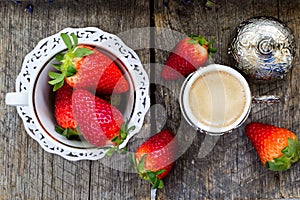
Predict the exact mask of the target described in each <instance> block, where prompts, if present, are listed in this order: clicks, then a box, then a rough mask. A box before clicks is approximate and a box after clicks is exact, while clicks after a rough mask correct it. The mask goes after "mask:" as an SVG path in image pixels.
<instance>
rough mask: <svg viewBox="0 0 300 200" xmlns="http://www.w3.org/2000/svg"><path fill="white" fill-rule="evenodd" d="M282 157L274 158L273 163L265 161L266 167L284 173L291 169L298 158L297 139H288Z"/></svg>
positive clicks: (299, 154) (299, 147) (299, 150)
mask: <svg viewBox="0 0 300 200" xmlns="http://www.w3.org/2000/svg"><path fill="white" fill-rule="evenodd" d="M281 152H282V153H283V155H282V156H280V157H279V158H274V159H273V161H267V162H266V167H267V168H268V169H270V170H272V171H284V170H287V169H289V168H290V167H291V165H292V164H293V163H295V162H297V161H298V160H299V158H300V142H299V140H298V139H296V140H293V139H291V138H288V146H287V147H285V148H284V149H283V150H282V151H281Z"/></svg>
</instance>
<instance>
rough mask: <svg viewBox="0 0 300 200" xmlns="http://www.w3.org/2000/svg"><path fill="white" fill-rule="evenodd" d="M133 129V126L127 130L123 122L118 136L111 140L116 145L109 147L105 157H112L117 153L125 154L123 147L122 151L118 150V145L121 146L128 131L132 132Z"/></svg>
mask: <svg viewBox="0 0 300 200" xmlns="http://www.w3.org/2000/svg"><path fill="white" fill-rule="evenodd" d="M134 129H135V126H131V127H129V128H128V122H124V123H123V124H122V126H121V129H120V133H119V135H117V136H115V137H114V138H113V139H112V140H111V141H112V142H113V143H115V144H116V145H115V146H113V147H110V148H109V149H108V151H107V152H106V154H105V155H106V156H112V155H113V153H114V152H118V153H119V154H122V153H125V152H126V151H127V149H126V147H124V148H123V149H120V144H122V143H123V142H124V140H125V139H126V138H127V135H128V133H129V132H130V131H133V130H134Z"/></svg>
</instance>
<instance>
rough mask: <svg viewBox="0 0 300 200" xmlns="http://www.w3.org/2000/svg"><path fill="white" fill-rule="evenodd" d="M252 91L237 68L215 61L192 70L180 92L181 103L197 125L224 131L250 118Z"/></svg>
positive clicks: (214, 131)
mask: <svg viewBox="0 0 300 200" xmlns="http://www.w3.org/2000/svg"><path fill="white" fill-rule="evenodd" d="M251 99H252V98H251V92H250V88H249V86H248V84H247V81H246V80H245V79H244V77H243V76H242V75H241V74H240V73H238V72H237V71H236V70H234V69H232V68H230V67H227V66H224V65H218V64H211V65H208V66H206V67H205V68H201V69H199V70H197V71H196V72H194V73H193V74H191V75H190V76H189V77H188V78H187V79H186V81H185V82H184V84H183V86H182V89H181V92H180V104H181V105H180V106H181V110H182V111H183V115H184V116H185V118H186V119H187V121H188V122H189V123H190V124H191V125H192V126H194V127H195V128H196V129H199V130H202V131H205V132H208V133H213V134H221V133H224V132H228V131H231V130H232V129H234V128H237V127H238V126H239V125H241V123H242V122H243V121H244V120H245V119H246V118H247V116H248V114H249V111H250V107H251Z"/></svg>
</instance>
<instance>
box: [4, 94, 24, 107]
mask: <svg viewBox="0 0 300 200" xmlns="http://www.w3.org/2000/svg"><path fill="white" fill-rule="evenodd" d="M5 103H6V105H10V106H28V93H27V92H10V93H7V94H6V96H5Z"/></svg>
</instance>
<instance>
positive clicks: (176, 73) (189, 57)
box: [161, 35, 216, 80]
mask: <svg viewBox="0 0 300 200" xmlns="http://www.w3.org/2000/svg"><path fill="white" fill-rule="evenodd" d="M213 43H214V40H211V41H210V42H208V41H207V40H206V39H205V38H204V37H202V36H198V35H190V36H189V37H187V38H184V39H182V40H181V41H180V42H179V43H178V44H177V45H176V46H175V48H174V49H173V50H172V52H171V53H170V55H169V57H168V58H167V61H166V63H165V66H164V67H163V69H162V72H161V76H162V78H163V79H165V80H176V79H179V78H181V77H182V76H187V75H189V74H190V73H192V72H194V71H196V70H197V69H198V68H199V67H201V66H203V65H204V64H205V63H206V61H207V59H208V57H209V55H210V54H212V53H215V52H216V49H215V48H212V44H213Z"/></svg>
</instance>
